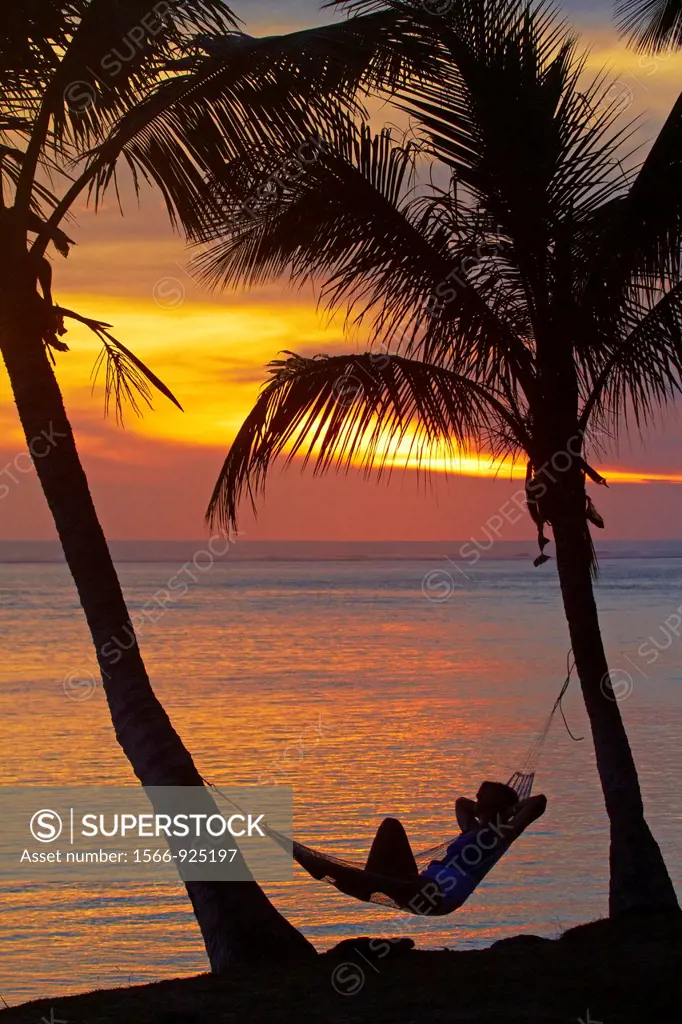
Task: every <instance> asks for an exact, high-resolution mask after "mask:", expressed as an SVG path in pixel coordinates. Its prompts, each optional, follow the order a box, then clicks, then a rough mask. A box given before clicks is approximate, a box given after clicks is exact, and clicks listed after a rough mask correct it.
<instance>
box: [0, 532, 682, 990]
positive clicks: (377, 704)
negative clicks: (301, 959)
mask: <svg viewBox="0 0 682 1024" xmlns="http://www.w3.org/2000/svg"><path fill="white" fill-rule="evenodd" d="M205 551H206V542H198V543H197V544H194V545H192V544H190V543H185V544H175V545H169V544H166V545H152V546H150V545H146V544H138V545H125V544H119V545H115V555H116V558H117V560H118V562H119V570H120V575H121V578H122V581H123V585H124V589H125V592H126V595H127V597H128V600H129V603H130V607H131V609H133V610H139V609H141V608H143V607H144V606H145V605H149V602H150V601H151V600H153V598H154V595H155V594H157V592H158V591H159V590H162V589H163V588H164V587H165V585H166V584H167V582H168V580H169V579H170V578H171V577H172V576H174V575H175V574H176V573H177V572H178V571H179V570H181V569H182V567H183V566H187V565H188V564H189V567H190V568H189V569H186V570H185V575H186V576H188V573H189V572H191V573H192V575H194V577H195V581H194V582H192V581H191V580H189V586H188V589H187V592H186V593H185V594H184V596H182V597H177V598H176V599H174V601H173V602H172V603H170V604H169V605H168V606H167V608H166V611H165V612H164V613H163V614H162V615H161V616H160V617H156V618H157V621H156V622H155V623H153V624H152V623H151V622H149V623H148V624H147V625H146V627H145V628H143V630H142V637H141V644H142V648H143V653H144V656H145V659H146V661H147V665H148V667H149V670H150V673H151V676H152V679H153V682H154V685H155V688H156V690H157V692H158V694H159V696H160V698H161V700H162V701H163V703H164V705H165V707H166V708H167V710H168V712H169V713H170V715H171V717H172V719H173V722H174V724H175V725H176V727H177V728H178V730H179V732H180V733H181V735H182V737H183V739H184V740H185V742H186V744H187V745H188V747H189V749H190V750H191V751H192V754H193V755H194V758H195V760H196V762H197V764H198V766H199V768H200V770H201V772H202V774H203V775H204V776H206V777H208V778H209V779H211V780H212V781H215V782H217V783H218V784H221V783H222V784H224V785H229V784H240V785H243V784H256V783H258V782H259V781H266V780H273V779H274V780H276V781H279V782H282V783H285V782H286V783H290V784H291V785H293V787H294V792H295V801H296V835H297V837H298V838H299V839H301V840H302V841H304V842H307V843H309V844H311V845H319V846H322V847H323V848H325V849H328V850H330V851H336V852H338V853H342V852H346V853H348V854H350V855H355V856H358V855H359V856H362V855H363V854H364V853H365V852H366V850H367V848H368V846H369V843H370V842H371V839H372V836H373V833H374V830H375V829H376V826H377V824H378V823H379V821H380V820H381V818H382V817H383V816H385V815H387V814H392V815H397V816H399V817H400V818H401V819H402V820H403V821H404V822H405V824H406V826H407V829H408V832H409V834H410V836H411V837H412V838H413V842H414V846H415V847H416V848H417V849H421V848H423V847H427V846H430V845H433V844H434V843H436V842H439V841H442V840H443V839H444V838H446V837H447V836H448V835H449V833H450V832H451V831H452V829H453V805H454V802H455V799H456V797H457V796H459V795H461V794H465V795H466V794H473V792H474V791H475V789H476V787H477V785H478V783H479V781H480V780H481V779H483V778H499V779H502V780H504V779H506V778H507V777H508V776H509V774H510V773H511V772H512V771H513V770H514V768H515V766H517V765H518V764H519V763H520V761H521V760H522V758H523V755H524V752H525V750H526V748H527V746H528V744H529V743H530V742H531V740H532V738H533V736H534V734H535V732H536V731H537V730H538V728H539V727H540V726H541V724H542V722H543V720H544V718H545V717H546V715H547V713H548V711H549V709H550V707H551V705H552V703H553V701H554V699H555V697H556V695H557V693H558V690H559V688H560V685H561V682H562V679H563V676H564V672H565V661H566V653H567V647H568V639H567V628H566V625H565V621H564V618H563V614H562V609H561V605H560V597H559V591H558V584H557V578H556V572H555V570H554V568H553V564H552V563H550V564H549V565H547V566H545V567H543V568H542V569H539V570H538V569H534V568H533V567H532V564H531V561H530V559H531V558H532V556H533V554H534V551H533V545H532V544H531V543H528V544H525V545H523V544H521V545H519V544H516V545H506V546H505V545H499V546H497V547H496V548H495V549H494V550H493V551H492V552H490V553H489V554H490V555H492V556H493V557H488V558H485V559H481V561H479V562H478V563H477V564H476V565H473V566H472V565H471V564H470V561H471V558H470V555H469V557H468V559H463V558H462V557H461V555H460V554H459V544H454V543H453V544H452V545H450V544H429V545H395V544H393V545H383V546H382V545H375V544H373V545H291V544H289V545H287V544H270V545H265V544H261V545H256V544H250V543H248V542H246V541H242V542H239V541H238V542H237V544H236V545H235V546H234V548H233V549H232V550H231V551H230V553H229V554H228V555H227V556H226V558H225V559H224V560H223V561H221V562H219V563H215V564H212V565H211V564H210V560H209V559H208V558H207V557H206V556H205ZM201 552H204V554H201ZM197 553H199V554H198V557H197V558H196V560H195V563H194V565H195V567H194V569H192V568H191V566H192V559H193V558H194V556H195V555H197ZM500 555H502V556H503V557H499V556H500ZM0 559H2V560H3V561H4V563H5V564H3V565H2V566H1V574H2V578H1V592H0V610H1V613H2V625H3V630H2V637H3V650H2V662H1V664H2V667H3V668H2V673H3V685H2V688H1V690H0V732H1V736H2V751H3V757H2V764H1V766H0V782H1V783H2V784H3V785H12V784H18V783H21V784H30V785H49V784H69V785H73V784H81V783H82V784H85V783H88V784H97V783H103V784H114V783H128V782H133V781H134V779H133V776H132V773H131V770H130V768H129V766H128V764H127V762H126V761H125V759H124V758H123V755H122V754H121V752H120V750H119V748H118V746H117V744H116V742H115V740H114V736H113V731H112V728H111V724H110V721H109V717H108V713H107V708H106V704H105V701H104V699H103V695H102V692H101V689H100V687H99V686H95V685H94V682H93V680H92V677H91V672H92V671H93V663H92V650H91V646H90V643H89V640H88V636H87V633H86V629H85V625H84V621H83V616H82V613H81V611H80V608H79V605H78V602H77V599H76V596H75V592H74V589H73V586H72V584H71V581H70V578H69V576H68V573H67V571H66V569H65V567H64V565H63V564H61V563H59V562H58V561H54V560H51V559H54V548H53V547H50V546H49V545H29V544H25V545H17V544H10V543H4V544H3V545H0ZM131 559H133V560H132V561H131ZM150 559H152V560H150ZM154 559H155V560H154ZM196 565H199V566H200V567H201V568H199V569H197V568H196ZM601 565H602V574H601V579H600V582H599V584H598V599H599V605H600V611H601V617H602V623H603V631H604V635H605V639H606V643H607V647H608V651H609V655H610V660H611V664H612V667H613V668H614V670H617V672H618V677H617V692H618V693H619V694H620V696H621V698H622V704H621V707H622V711H623V715H624V717H625V720H626V724H627V727H628V730H629V733H630V737H631V741H632V745H633V748H634V752H635V756H636V759H637V763H638V765H639V769H640V777H641V782H642V788H643V791H644V796H645V800H646V806H647V813H648V818H649V821H650V823H651V825H652V827H653V829H654V831H655V834H656V836H657V838H658V840H659V842H660V844H661V846H662V848H663V851H664V853H665V855H666V858H667V861H668V864H669V867H670V870H671V873H672V874H673V876H674V879H675V882H676V884H677V885H678V886H679V887H680V890H681V891H682V853H681V852H680V851H681V847H680V842H679V840H680V831H681V829H682V786H680V780H681V779H682V743H681V742H680V741H681V740H682V668H681V665H680V653H681V650H682V643H681V641H680V640H678V639H677V637H676V635H675V631H674V627H675V623H676V620H675V618H674V615H675V609H676V608H677V607H678V606H679V605H680V604H681V603H682V545H680V544H676V545H675V544H669V545H651V544H644V543H642V544H640V545H633V544H629V545H617V544H611V545H609V546H607V547H606V548H605V551H604V553H603V554H602V562H601ZM671 616H672V617H673V618H671ZM666 620H668V626H667V627H666V625H665V622H666ZM671 626H672V627H673V628H671ZM677 631H678V632H680V629H679V627H677ZM654 642H655V644H657V646H655V644H654ZM642 644H645V647H644V648H642V646H641V645H642ZM641 651H644V652H645V653H641ZM565 711H566V715H567V718H568V722H569V724H570V727H571V729H572V730H573V732H574V733H575V734H576V735H577V736H585V739H584V740H583V741H582V742H574V741H572V740H571V738H570V737H569V736H568V734H567V732H566V731H565V729H564V727H563V725H562V723H561V722H560V721H558V722H557V723H556V724H555V726H554V728H553V731H552V733H551V735H550V738H549V742H548V745H547V749H546V754H545V758H544V761H543V764H542V766H541V771H540V776H539V780H538V788H539V789H541V790H543V791H544V792H545V793H546V794H547V795H548V797H549V809H548V812H547V814H546V816H545V817H544V818H543V819H542V821H541V822H539V823H538V825H537V826H536V827H534V828H533V829H532V830H531V831H530V832H529V833H528V834H527V835H526V836H525V837H524V838H523V839H522V840H521V841H520V842H519V843H517V844H516V845H515V846H514V848H513V850H512V851H511V852H510V853H509V854H508V856H506V857H505V858H504V860H503V861H502V862H501V863H500V864H499V865H498V866H497V867H496V869H495V870H494V871H493V872H492V873H491V875H490V876H489V877H488V879H487V880H486V881H485V882H484V883H483V884H482V885H481V886H480V888H479V890H478V891H477V892H476V893H475V894H474V896H473V897H472V898H471V900H470V901H469V903H467V904H466V905H465V906H464V907H463V908H462V909H461V910H460V911H458V912H457V913H456V914H453V915H452V916H450V917H446V918H441V919H435V920H423V919H418V918H412V917H407V916H405V917H400V918H397V917H396V916H395V915H392V914H389V913H388V912H386V911H384V910H383V909H382V908H380V907H374V906H366V905H364V904H361V903H357V902H354V901H351V900H349V899H347V898H346V897H344V896H342V895H340V894H338V893H337V892H336V891H335V890H333V889H330V888H328V887H326V886H325V885H324V884H323V883H321V882H314V881H312V880H311V879H309V878H308V876H306V875H304V874H303V873H299V874H297V875H296V877H295V880H294V881H293V882H288V883H282V884H280V885H270V886H268V887H267V891H268V894H269V895H270V897H271V898H272V900H273V901H274V902H275V903H276V904H277V906H278V907H279V908H280V909H281V910H282V911H283V912H284V913H285V914H286V916H287V917H288V918H289V919H290V920H291V921H293V922H294V923H295V924H296V925H297V926H298V927H300V928H301V929H303V931H304V932H305V933H306V934H307V935H308V936H309V937H310V938H311V939H312V941H313V942H314V943H315V944H316V945H317V946H318V947H320V948H324V947H327V946H329V945H331V944H333V943H335V942H337V941H338V940H339V939H341V938H344V937H348V936H353V935H365V934H373V935H379V934H382V933H384V934H389V935H395V934H396V933H397V932H396V929H397V927H398V924H399V925H400V930H401V931H402V934H405V935H410V936H412V937H413V938H414V939H415V940H416V941H417V942H418V944H421V945H425V946H432V947H439V946H440V947H442V946H448V947H455V946H457V947H459V948H471V947H480V946H484V945H488V944H489V943H490V942H492V941H494V940H495V939H498V938H501V937H503V936H505V935H512V934H515V933H518V932H534V933H537V934H541V935H549V936H551V935H555V934H557V933H558V932H559V931H561V930H562V929H564V928H567V927H569V926H571V925H573V924H575V923H577V922H579V921H584V920H588V919H591V918H595V917H598V916H599V915H602V914H604V913H605V911H606V889H607V876H606V862H607V830H606V822H605V818H604V813H603V810H602V804H601V798H600V790H599V786H598V781H597V777H596V773H595V768H594V756H593V750H592V745H591V741H590V739H589V733H588V726H587V723H586V719H585V714H584V712H583V709H582V707H581V700H580V695H579V692H578V687H577V685H576V684H573V685H572V686H571V688H570V689H569V692H568V695H567V698H566V701H565ZM0 899H1V900H2V914H1V915H0V942H1V955H0V996H1V997H2V998H3V999H4V1000H5V1001H6V1002H7V1003H8V1004H10V1005H14V1004H16V1003H18V1002H21V1001H23V1000H26V999H29V998H34V997H38V996H49V995H52V994H59V993H66V992H72V991H78V990H84V989H91V988H97V987H110V986H112V985H124V984H130V983H141V982H147V981H152V980H155V979H160V978H167V977H172V976H177V975H189V974H196V973H199V972H202V971H204V970H206V966H207V965H206V959H205V955H204V952H203V948H202V943H201V939H200V936H199V932H198V929H197V927H196V925H195V922H194V920H193V918H192V915H191V912H190V907H189V903H188V901H187V899H186V897H185V894H184V889H183V888H182V887H181V886H180V885H176V884H161V883H158V884H150V885H147V886H144V887H142V886H133V885H131V884H128V885H123V884H121V885H119V886H113V885H112V886H108V887H106V888H105V887H104V886H102V887H93V886H90V887H88V888H85V887H83V886H78V885H72V886H68V887H67V886H65V885H62V884H59V885H57V884H53V885H50V886H45V885H42V886H41V885H38V884H34V885H24V886H22V887H17V886H7V885H5V886H4V888H3V891H2V893H0Z"/></svg>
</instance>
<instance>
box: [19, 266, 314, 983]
mask: <svg viewBox="0 0 682 1024" xmlns="http://www.w3.org/2000/svg"><path fill="white" fill-rule="evenodd" d="M22 283H23V282H22ZM23 294H24V298H25V301H24V302H23V303H21V302H20V301H19V300H18V299H17V296H16V293H15V296H14V300H15V301H12V300H11V299H10V301H12V307H13V308H12V309H11V310H10V311H9V313H10V315H9V316H7V302H8V290H6V289H5V302H3V305H4V306H5V310H4V311H3V312H4V313H5V315H4V316H3V330H2V337H1V338H0V343H1V347H2V353H3V356H4V360H5V364H6V367H7V371H8V374H9V377H10V381H11V384H12V389H13V392H14V398H15V401H16V405H17V409H18V411H19V416H20V419H21V423H22V426H23V429H24V433H25V435H26V440H27V443H28V445H29V450H30V451H31V455H32V456H33V461H34V464H35V467H36V471H37V473H38V477H39V479H40V483H41V485H42V488H43V491H44V493H45V497H46V498H47V502H48V504H49V506H50V510H51V512H52V515H53V518H54V522H55V525H56V527H57V532H58V534H59V539H60V541H61V543H62V547H63V549H64V554H65V556H66V561H67V563H68V566H69V569H70V570H71V574H72V576H73V579H74V582H75V584H76V588H77V590H78V595H79V598H80V601H81V604H82V606H83V610H84V612H85V616H86V619H87V622H88V626H89V627H90V632H91V634H92V639H93V643H94V645H95V650H96V652H97V658H98V662H99V665H100V669H101V671H102V678H103V683H104V691H105V694H106V698H107V701H108V704H109V709H110V712H111V718H112V721H113V724H114V729H115V732H116V738H117V740H118V742H119V743H120V744H121V746H122V748H123V750H124V752H125V754H126V756H127V758H128V760H129V761H130V763H131V765H132V767H133V770H134V772H135V774H136V775H137V777H138V779H139V780H140V782H141V783H142V784H143V785H144V786H197V785H201V784H202V780H201V777H200V775H199V773H198V771H197V769H196V767H195V765H194V763H193V761H192V758H191V756H190V754H189V752H188V750H187V749H186V748H185V746H184V745H183V743H182V741H181V739H180V737H179V736H178V734H177V732H176V731H175V729H174V728H173V726H172V724H171V722H170V719H169V718H168V715H167V714H166V712H165V711H164V709H163V707H162V706H161V704H160V703H159V701H158V699H157V697H156V695H155V694H154V691H153V690H152V687H151V684H150V681H149V678H148V676H147V673H146V670H145V667H144V664H143V661H142V657H141V655H140V650H139V647H138V645H137V641H135V642H134V643H133V644H132V646H131V645H130V640H131V639H132V638H133V633H132V630H131V625H130V617H129V614H128V611H127V608H126V605H125V601H124V598H123V594H122V592H121V587H120V584H119V581H118V577H117V575H116V570H115V568H114V565H113V562H112V560H111V556H110V554H109V550H108V547H107V543H106V540H105V538H104V534H103V532H102V528H101V526H100V524H99V521H98V519H97V513H96V511H95V507H94V505H93V502H92V498H91V495H90V491H89V488H88V483H87V479H86V476H85V473H84V471H83V468H82V466H81V463H80V460H79V457H78V452H77V450H76V445H75V441H74V437H73V433H72V431H71V427H70V425H69V421H68V419H67V416H66V412H65V409H64V405H63V401H62V397H61V393H60V390H59V386H58V384H57V381H56V378H55V376H54V373H53V371H52V367H51V366H50V363H49V360H48V358H47V355H46V351H45V346H44V344H43V342H42V339H41V336H40V331H39V329H38V327H37V326H36V322H37V317H38V316H39V315H40V309H39V308H38V309H37V310H36V303H37V301H38V300H37V298H36V295H35V291H32V290H29V289H23ZM29 310H33V311H36V318H35V319H34V321H33V324H32V325H31V324H30V323H29V320H28V315H29ZM116 638H120V639H121V646H122V647H123V646H126V647H127V648H128V649H123V650H122V651H121V655H122V656H121V657H120V660H118V661H116V663H113V659H111V658H107V657H106V656H104V655H103V654H102V651H103V648H104V649H105V651H107V650H111V646H110V647H109V648H107V647H106V645H107V644H111V641H112V639H116ZM207 798H208V793H207ZM187 889H188V892H189V895H190V898H191V900H192V904H193V907H194V912H195V914H196V917H197V920H198V923H199V926H200V928H201V932H202V935H203V938H204V942H205V945H206V950H207V952H208V956H209V960H210V963H211V968H212V970H213V971H214V972H223V971H225V970H226V968H227V967H228V966H229V965H230V964H231V963H233V962H235V961H236V962H253V961H259V960H268V959H282V958H288V957H300V956H305V955H314V954H315V951H314V948H313V947H312V946H311V945H310V943H309V942H308V941H307V940H306V939H305V938H304V937H303V935H301V933H300V932H298V931H297V930H296V929H295V928H294V927H293V926H292V925H290V924H289V923H288V922H287V921H286V920H285V918H283V917H282V916H281V915H280V914H279V912H278V911H277V910H276V909H275V908H274V907H273V906H272V904H271V903H270V902H269V900H268V899H267V897H266V895H265V893H264V892H263V891H262V889H261V888H260V887H259V886H258V885H257V884H256V882H254V881H251V882H219V883H207V882H201V883H199V882H194V883H187Z"/></svg>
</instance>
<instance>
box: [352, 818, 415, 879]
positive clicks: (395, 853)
mask: <svg viewBox="0 0 682 1024" xmlns="http://www.w3.org/2000/svg"><path fill="white" fill-rule="evenodd" d="M365 869H366V870H367V871H376V872H377V874H380V875H390V876H391V877H392V878H412V877H416V876H417V875H418V874H419V872H418V871H417V864H416V861H415V859H414V855H413V853H412V848H411V846H410V840H409V839H408V838H407V833H406V832H405V829H404V828H403V826H402V824H401V822H399V821H398V819H397V818H384V820H383V821H382V823H381V825H380V826H379V828H378V829H377V834H376V835H375V837H374V842H373V843H372V849H371V850H370V851H369V857H368V858H367V864H366V865H365Z"/></svg>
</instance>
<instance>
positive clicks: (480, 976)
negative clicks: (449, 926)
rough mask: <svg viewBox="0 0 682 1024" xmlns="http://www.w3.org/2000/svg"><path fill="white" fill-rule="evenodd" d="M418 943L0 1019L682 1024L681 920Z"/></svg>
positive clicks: (57, 1004)
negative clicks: (476, 944)
mask: <svg viewBox="0 0 682 1024" xmlns="http://www.w3.org/2000/svg"><path fill="white" fill-rule="evenodd" d="M412 946H413V943H412V940H411V939H401V940H395V939H393V940H389V939H381V937H377V938H375V939H370V938H354V939H346V940H344V941H343V942H341V943H339V944H338V945H337V946H335V947H334V948H333V949H331V950H329V951H328V952H325V953H321V954H320V955H319V956H318V957H317V959H316V960H313V961H311V962H309V963H296V964H289V965H287V964H279V965H274V966H268V965H264V966H263V967H260V968H255V967H249V968H247V967H235V969H234V972H233V973H232V974H230V975H229V976H227V977H215V976H213V975H209V974H202V975H198V976H196V977H191V978H182V979H171V980H167V981H159V982H154V983H152V984H146V985H136V986H131V987H127V988H124V987H119V988H114V989H102V990H96V991H93V992H89V993H82V994H80V995H74V996H64V997H57V998H54V999H38V1000H32V1001H30V1002H27V1003H23V1004H21V1005H20V1006H16V1007H10V1008H8V1009H2V1010H0V1019H1V1020H2V1022H3V1024H38V1022H40V1021H41V1020H44V1021H46V1022H47V1024H60V1022H68V1024H81V1022H82V1024H100V1022H101V1024H113V1022H115V1021H120V1020H125V1022H126V1024H214V1022H219V1021H225V1022H227V1021H242V1020H248V1021H249V1022H253V1024H259V1022H266V1021H267V1022H268V1024H275V1022H279V1021H289V1020H300V1021H306V1022H307V1021H320V1024H322V1022H325V1024H346V1022H348V1024H350V1022H351V1021H365V1020H366V1021H391V1022H395V1024H421V1022H422V1021H423V1022H426V1021H428V1022H432V1021H435V1022H440V1021H443V1022H445V1021H459V1020H461V1021H479V1022H485V1024H495V1022H500V1024H507V1022H509V1024H512V1022H513V1024H521V1022H522V1021H523V1022H526V1024H528V1022H530V1024H534V1022H537V1024H555V1022H556V1024H568V1022H570V1021H573V1022H576V1021H579V1020H582V1021H583V1022H584V1024H588V1022H590V1021H591V1022H592V1024H597V1022H600V1024H635V1022H637V1024H679V1020H680V1017H681V1015H682V913H675V914H656V915H649V914H647V915H634V914H633V915H630V916H627V917H622V918H619V919H613V920H609V919H602V920H598V921H594V922H591V923H588V924H583V925H578V926H577V927H575V928H571V929H569V930H568V931H566V932H564V933H563V935H561V936H560V937H559V938H557V939H548V938H541V937H539V936H533V935H519V936H515V937H512V938H507V939H501V940H498V941H497V942H495V943H493V945H492V946H490V947H488V948H486V949H482V950H466V951H458V950H438V951H436V950H422V949H413V948H412ZM254 993H256V994H255V995H254Z"/></svg>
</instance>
